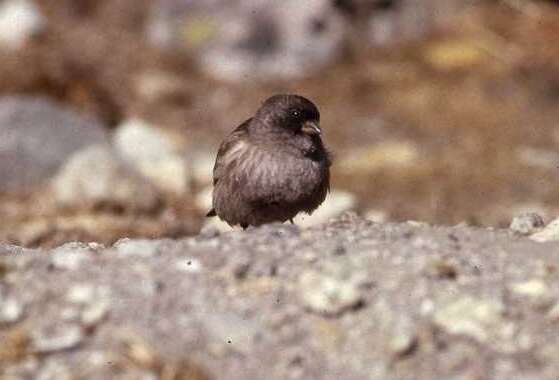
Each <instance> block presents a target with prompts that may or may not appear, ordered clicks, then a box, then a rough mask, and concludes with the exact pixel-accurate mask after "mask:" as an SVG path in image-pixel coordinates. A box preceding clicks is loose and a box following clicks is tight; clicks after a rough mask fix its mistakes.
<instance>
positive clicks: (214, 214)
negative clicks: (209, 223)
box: [206, 208, 217, 218]
mask: <svg viewBox="0 0 559 380" xmlns="http://www.w3.org/2000/svg"><path fill="white" fill-rule="evenodd" d="M216 215H217V214H216V213H215V209H214V208H212V209H211V210H210V211H208V213H207V214H206V217H207V218H209V217H211V216H216Z"/></svg>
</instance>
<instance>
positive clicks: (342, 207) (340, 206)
mask: <svg viewBox="0 0 559 380" xmlns="http://www.w3.org/2000/svg"><path fill="white" fill-rule="evenodd" d="M356 205H357V198H356V197H355V195H353V194H352V193H350V192H347V191H343V190H332V191H330V194H328V196H327V197H326V200H325V201H324V202H323V203H322V204H321V205H320V206H319V207H318V208H317V209H316V210H315V211H314V212H313V213H312V215H307V214H305V213H299V214H298V215H297V216H296V217H295V218H294V219H293V221H294V222H295V224H296V225H298V226H299V227H310V226H316V225H318V224H322V223H326V222H327V221H328V220H330V219H331V218H334V217H336V216H339V215H341V214H342V213H344V212H345V211H351V210H353V209H354V208H355V206H356Z"/></svg>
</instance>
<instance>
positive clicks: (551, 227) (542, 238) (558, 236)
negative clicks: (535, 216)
mask: <svg viewBox="0 0 559 380" xmlns="http://www.w3.org/2000/svg"><path fill="white" fill-rule="evenodd" d="M530 239H532V240H534V241H537V242H540V243H544V242H548V241H559V218H557V219H554V220H553V221H551V223H549V224H548V225H547V226H546V227H544V229H543V230H541V231H539V232H536V233H534V234H532V235H530Z"/></svg>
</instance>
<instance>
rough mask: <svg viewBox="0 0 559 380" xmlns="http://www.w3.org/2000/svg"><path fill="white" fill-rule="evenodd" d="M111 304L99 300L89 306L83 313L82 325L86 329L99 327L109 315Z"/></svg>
mask: <svg viewBox="0 0 559 380" xmlns="http://www.w3.org/2000/svg"><path fill="white" fill-rule="evenodd" d="M109 310H110V303H109V301H108V300H99V301H96V302H94V303H92V304H90V305H88V306H87V307H86V308H85V309H84V310H83V311H82V313H81V323H82V325H83V326H85V327H88V328H90V327H93V326H96V325H98V324H99V323H100V322H101V321H102V320H103V319H105V317H106V316H107V314H108V313H109Z"/></svg>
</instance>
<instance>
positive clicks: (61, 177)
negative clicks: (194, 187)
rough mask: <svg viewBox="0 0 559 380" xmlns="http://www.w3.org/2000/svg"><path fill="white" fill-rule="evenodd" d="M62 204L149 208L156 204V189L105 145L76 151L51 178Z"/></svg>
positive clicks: (67, 205) (54, 193)
mask: <svg viewBox="0 0 559 380" xmlns="http://www.w3.org/2000/svg"><path fill="white" fill-rule="evenodd" d="M52 190H53V195H54V198H55V200H56V202H57V203H58V204H59V205H60V206H62V207H95V206H105V205H108V206H111V207H122V208H124V209H131V210H139V211H150V210H153V209H154V208H156V207H157V206H158V205H159V202H160V197H159V193H158V192H157V190H156V189H155V188H154V187H153V186H152V185H151V184H150V183H149V182H148V181H147V180H145V179H143V178H142V177H140V176H139V175H138V174H136V173H135V172H134V170H133V169H131V168H129V167H128V166H127V165H125V164H124V163H123V162H121V161H120V160H119V158H118V157H116V156H115V154H114V153H113V152H112V151H111V150H110V149H109V148H108V147H106V146H102V145H95V146H91V147H88V148H86V149H84V150H83V151H79V152H77V153H76V154H75V155H74V156H72V157H71V158H70V159H69V160H68V162H67V163H66V164H64V165H63V167H62V168H61V169H60V171H59V172H58V174H57V175H56V177H55V178H54V179H53V182H52Z"/></svg>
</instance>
